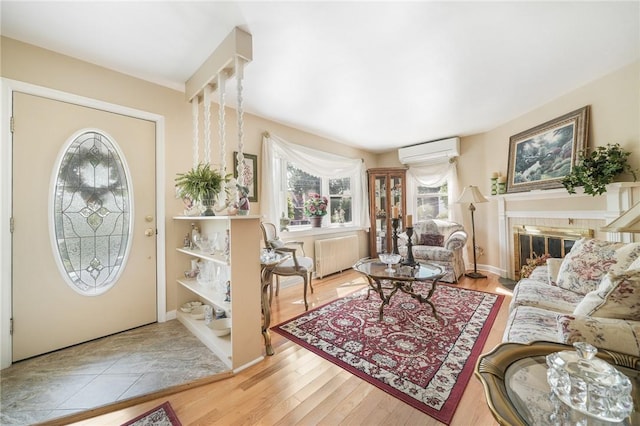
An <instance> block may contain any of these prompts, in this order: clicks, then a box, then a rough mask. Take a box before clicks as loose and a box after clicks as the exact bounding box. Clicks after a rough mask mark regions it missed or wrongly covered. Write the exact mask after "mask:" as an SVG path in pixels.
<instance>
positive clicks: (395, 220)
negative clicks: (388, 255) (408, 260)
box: [391, 217, 400, 254]
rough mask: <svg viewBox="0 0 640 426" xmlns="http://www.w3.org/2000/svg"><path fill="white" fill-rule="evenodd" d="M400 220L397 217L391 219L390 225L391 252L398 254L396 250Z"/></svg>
mask: <svg viewBox="0 0 640 426" xmlns="http://www.w3.org/2000/svg"><path fill="white" fill-rule="evenodd" d="M399 223H400V220H399V219H398V218H397V217H394V218H392V219H391V227H392V228H393V234H392V235H391V237H392V239H393V254H400V252H399V251H398V224H399Z"/></svg>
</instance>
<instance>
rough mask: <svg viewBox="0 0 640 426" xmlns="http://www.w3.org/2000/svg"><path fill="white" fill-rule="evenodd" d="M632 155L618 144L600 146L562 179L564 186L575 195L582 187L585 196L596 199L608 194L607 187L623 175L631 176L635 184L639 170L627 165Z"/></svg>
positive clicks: (582, 157)
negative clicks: (577, 188) (578, 188)
mask: <svg viewBox="0 0 640 426" xmlns="http://www.w3.org/2000/svg"><path fill="white" fill-rule="evenodd" d="M630 154H631V153H630V152H628V151H625V150H623V149H622V148H621V147H620V144H618V143H616V144H607V145H606V146H598V147H596V149H595V150H593V151H591V153H590V154H589V155H586V156H581V158H580V161H579V163H578V164H577V165H575V166H574V167H573V169H572V170H571V173H569V174H568V175H566V176H565V177H564V178H563V179H562V185H564V187H565V188H566V189H567V191H568V192H569V194H575V193H576V190H575V188H576V187H578V186H582V187H583V189H584V192H585V194H589V195H592V196H594V197H595V196H596V195H601V194H604V193H605V192H607V185H608V184H610V183H611V182H613V181H614V179H615V178H616V177H617V176H618V175H620V174H622V173H629V174H631V175H632V176H633V181H634V182H635V181H636V180H637V176H636V173H637V172H638V170H634V169H632V168H631V166H630V165H629V164H628V163H627V160H628V157H629V155H630Z"/></svg>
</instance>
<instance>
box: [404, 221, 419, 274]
mask: <svg viewBox="0 0 640 426" xmlns="http://www.w3.org/2000/svg"><path fill="white" fill-rule="evenodd" d="M404 232H406V233H407V238H408V240H409V241H407V257H406V258H405V259H403V260H402V262H400V264H401V265H407V266H416V265H417V262H416V261H415V259H414V258H413V243H412V242H411V237H412V236H413V226H407V227H406V228H405V231H404Z"/></svg>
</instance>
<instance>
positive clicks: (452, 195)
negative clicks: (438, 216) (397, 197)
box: [407, 158, 462, 223]
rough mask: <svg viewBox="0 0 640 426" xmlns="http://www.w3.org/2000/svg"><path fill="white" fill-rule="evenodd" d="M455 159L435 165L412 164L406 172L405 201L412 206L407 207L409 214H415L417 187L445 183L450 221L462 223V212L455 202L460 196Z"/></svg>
mask: <svg viewBox="0 0 640 426" xmlns="http://www.w3.org/2000/svg"><path fill="white" fill-rule="evenodd" d="M456 164H457V161H456V159H455V158H452V159H450V160H449V161H445V162H442V163H435V164H412V165H409V170H408V171H407V175H408V179H407V200H411V201H412V204H410V205H407V209H408V210H409V213H410V214H415V212H414V211H413V210H414V209H415V207H416V206H415V200H416V199H417V195H418V186H429V187H437V186H442V185H443V184H445V183H447V182H448V183H449V185H448V194H447V195H448V199H449V212H450V217H451V220H452V221H454V222H458V223H462V211H461V209H460V205H459V204H457V203H456V200H457V199H458V197H459V196H460V189H459V185H458V169H457V167H456Z"/></svg>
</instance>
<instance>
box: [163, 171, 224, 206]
mask: <svg viewBox="0 0 640 426" xmlns="http://www.w3.org/2000/svg"><path fill="white" fill-rule="evenodd" d="M224 181H225V178H224V177H222V175H221V174H220V173H219V172H218V171H217V170H215V169H212V168H211V166H210V165H209V164H208V163H200V164H198V165H197V166H196V167H193V168H192V169H191V170H189V171H188V172H186V173H178V176H177V177H176V179H175V182H176V188H178V196H179V197H182V198H191V199H192V200H193V201H194V202H198V201H199V202H200V203H202V205H204V206H205V207H206V210H205V212H204V213H203V215H204V216H214V215H215V213H214V212H213V209H212V206H213V205H214V204H215V200H216V198H217V196H218V194H219V193H220V191H221V190H222V184H223V182H224Z"/></svg>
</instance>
